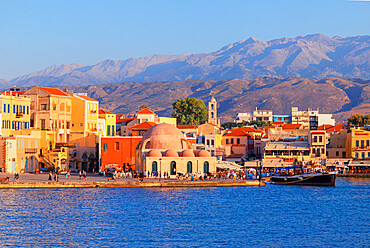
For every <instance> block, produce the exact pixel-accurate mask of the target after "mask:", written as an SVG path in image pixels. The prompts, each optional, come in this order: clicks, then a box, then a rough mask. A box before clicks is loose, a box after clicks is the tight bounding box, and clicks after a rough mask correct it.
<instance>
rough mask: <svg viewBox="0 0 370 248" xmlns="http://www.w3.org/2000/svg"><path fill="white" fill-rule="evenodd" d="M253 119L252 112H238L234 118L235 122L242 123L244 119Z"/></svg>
mask: <svg viewBox="0 0 370 248" xmlns="http://www.w3.org/2000/svg"><path fill="white" fill-rule="evenodd" d="M252 120H253V118H252V113H238V114H237V115H236V117H235V119H234V122H236V123H241V122H243V121H245V122H250V121H252Z"/></svg>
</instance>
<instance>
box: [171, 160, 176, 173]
mask: <svg viewBox="0 0 370 248" xmlns="http://www.w3.org/2000/svg"><path fill="white" fill-rule="evenodd" d="M170 174H171V175H176V162H175V161H172V162H171V164H170Z"/></svg>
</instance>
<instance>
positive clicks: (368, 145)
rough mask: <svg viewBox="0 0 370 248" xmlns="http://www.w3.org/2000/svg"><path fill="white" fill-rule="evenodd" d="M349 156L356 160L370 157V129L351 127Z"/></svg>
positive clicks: (348, 147)
mask: <svg viewBox="0 0 370 248" xmlns="http://www.w3.org/2000/svg"><path fill="white" fill-rule="evenodd" d="M346 154H347V158H352V159H354V160H368V159H370V131H369V130H366V128H351V129H349V130H348V132H347V140H346Z"/></svg>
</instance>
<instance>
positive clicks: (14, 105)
mask: <svg viewBox="0 0 370 248" xmlns="http://www.w3.org/2000/svg"><path fill="white" fill-rule="evenodd" d="M13 114H15V105H13Z"/></svg>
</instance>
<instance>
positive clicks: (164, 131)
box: [142, 123, 185, 150]
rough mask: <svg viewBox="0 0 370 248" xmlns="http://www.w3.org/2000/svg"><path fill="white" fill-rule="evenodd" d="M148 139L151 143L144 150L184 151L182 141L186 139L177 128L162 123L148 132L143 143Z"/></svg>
mask: <svg viewBox="0 0 370 248" xmlns="http://www.w3.org/2000/svg"><path fill="white" fill-rule="evenodd" d="M147 139H150V141H149V142H148V143H147V144H146V146H145V147H144V149H161V150H162V149H163V150H167V149H175V150H182V149H184V148H183V144H182V140H184V139H185V136H184V134H183V133H182V132H181V131H180V130H179V129H178V128H176V127H175V126H173V125H170V124H167V123H160V124H158V125H155V126H154V127H152V128H150V129H149V130H148V131H146V133H145V134H144V135H143V139H142V142H143V141H145V140H147Z"/></svg>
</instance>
